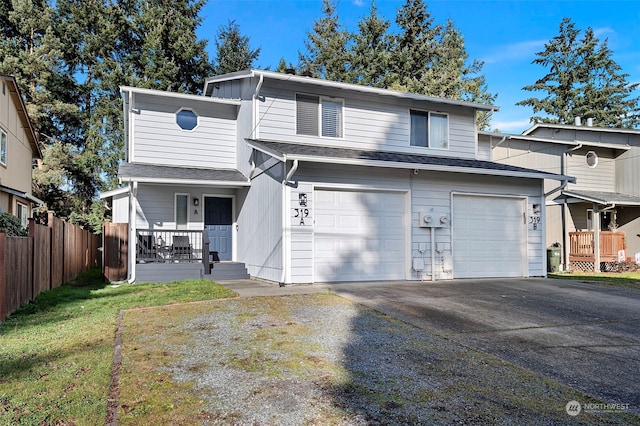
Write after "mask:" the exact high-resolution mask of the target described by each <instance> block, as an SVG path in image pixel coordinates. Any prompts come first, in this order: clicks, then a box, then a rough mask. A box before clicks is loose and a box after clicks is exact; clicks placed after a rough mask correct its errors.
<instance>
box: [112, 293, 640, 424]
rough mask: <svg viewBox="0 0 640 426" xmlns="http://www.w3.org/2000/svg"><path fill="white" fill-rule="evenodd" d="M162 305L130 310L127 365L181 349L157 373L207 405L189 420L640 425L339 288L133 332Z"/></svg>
mask: <svg viewBox="0 0 640 426" xmlns="http://www.w3.org/2000/svg"><path fill="white" fill-rule="evenodd" d="M181 309H182V311H181V312H184V307H182V308H181ZM151 312H152V311H151V310H148V309H147V310H145V311H129V312H127V313H126V315H125V316H124V322H125V329H124V330H125V332H124V333H123V341H124V344H123V348H124V349H123V364H122V365H123V369H130V368H133V366H132V365H128V364H127V363H128V362H129V361H128V360H129V359H130V356H129V355H130V353H128V352H127V350H129V351H131V350H135V351H137V353H138V355H142V359H152V358H153V357H152V356H151V355H150V354H152V353H157V352H159V351H165V352H167V353H170V354H171V362H169V363H167V364H164V365H158V366H157V369H162V370H163V371H164V372H167V373H168V374H169V375H170V377H171V379H172V380H173V381H175V383H176V389H183V388H184V386H185V384H186V385H187V386H189V387H190V388H191V389H192V391H193V392H195V394H197V395H198V396H199V398H202V399H203V400H204V401H205V408H204V409H203V410H201V411H200V412H198V413H193V418H191V419H186V420H185V423H188V424H193V423H199V424H238V425H240V424H242V425H245V424H250V425H276V424H277V425H303V424H309V425H314V424H335V425H370V424H373V425H376V424H385V425H389V424H398V425H399V424H430V425H432V424H447V425H450V424H518V425H520V424H546V425H552V424H629V423H633V422H637V421H638V419H637V418H635V417H632V416H630V415H629V414H628V413H606V412H598V413H582V414H580V415H579V416H576V417H573V416H569V415H568V414H567V412H566V409H565V407H566V405H567V403H568V402H569V401H571V400H582V401H589V399H586V398H585V397H584V396H583V395H581V394H579V393H578V392H576V391H574V390H572V389H570V388H568V387H565V386H562V385H559V384H557V383H555V382H553V381H550V380H546V379H543V378H542V377H540V376H538V375H536V374H532V373H530V372H527V371H525V370H522V369H519V368H517V367H514V366H513V365H511V364H509V363H506V362H504V361H500V360H498V359H497V358H494V357H492V356H489V355H486V354H483V353H481V352H477V351H475V350H473V349H469V348H466V347H463V346H460V345H459V344H457V343H454V342H452V341H450V340H448V339H445V338H442V337H438V336H436V335H434V334H432V333H430V332H427V331H425V330H422V329H420V328H417V327H415V326H412V325H410V324H408V323H406V322H402V321H399V320H396V319H394V318H392V317H389V316H386V315H384V314H381V313H379V312H376V311H374V310H372V309H369V308H367V307H364V306H362V305H360V304H357V303H354V302H351V301H349V300H347V299H344V298H342V297H339V296H336V295H333V294H326V293H325V294H307V295H288V296H280V297H253V298H241V299H232V300H224V301H213V302H207V303H206V304H198V311H197V313H193V314H191V315H188V316H185V317H181V316H180V315H177V314H176V315H172V307H164V308H162V313H161V315H162V316H163V318H166V319H167V320H166V324H164V326H163V327H162V328H161V329H160V330H147V331H144V332H138V334H131V333H128V332H127V324H141V323H144V321H145V319H148V318H149V316H150V315H152V313H151ZM176 312H177V311H176ZM193 312H195V307H194V308H193ZM175 336H180V339H178V340H176V339H175V338H174V337H175ZM176 341H179V342H181V343H180V344H176V343H172V342H176ZM127 348H129V349H127ZM132 348H133V349H132ZM145 351H146V353H147V354H149V355H148V356H146V355H144V353H145ZM120 386H121V388H126V387H127V386H131V384H130V383H127V382H126V381H125V382H123V383H121V384H120ZM142 388H143V387H141V389H142ZM592 402H596V401H592ZM122 403H126V404H128V407H130V411H129V413H128V417H127V419H126V421H124V423H123V424H140V422H144V419H145V417H144V415H145V413H144V410H138V411H136V408H135V406H134V405H133V404H132V403H131V401H122ZM156 418H157V417H156ZM196 419H197V421H196ZM123 420H125V419H123Z"/></svg>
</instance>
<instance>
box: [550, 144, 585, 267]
mask: <svg viewBox="0 0 640 426" xmlns="http://www.w3.org/2000/svg"><path fill="white" fill-rule="evenodd" d="M580 148H582V144H578V145H577V146H574V147H573V148H571V149H567V150H566V151H564V152H563V153H562V155H561V156H560V174H561V175H566V174H567V159H566V157H567V154H568V153H570V152H573V151H576V150H578V149H580ZM568 184H569V181H566V180H565V181H563V182H562V185H560V187H559V188H556V189H554V190H551V191H549V192H548V193H547V194H545V201H546V197H547V196H548V195H551V194H553V193H554V192H556V191H558V190H563V189H564V188H565V187H566V186H567V185H568ZM567 208H568V207H567V200H566V198H565V199H564V203H563V204H562V215H561V216H562V245H563V247H562V264H563V265H565V268H566V267H567V264H568V262H569V250H570V249H571V248H570V247H569V245H570V243H569V232H568V231H567Z"/></svg>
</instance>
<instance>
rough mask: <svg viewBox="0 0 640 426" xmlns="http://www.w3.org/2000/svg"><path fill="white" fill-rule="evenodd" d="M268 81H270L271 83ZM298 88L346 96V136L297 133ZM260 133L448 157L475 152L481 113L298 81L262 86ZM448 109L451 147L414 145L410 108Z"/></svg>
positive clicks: (279, 138)
mask: <svg viewBox="0 0 640 426" xmlns="http://www.w3.org/2000/svg"><path fill="white" fill-rule="evenodd" d="M265 86H266V84H265ZM296 93H301V94H311V95H318V96H329V97H335V98H339V99H343V100H344V108H343V120H344V134H343V137H342V138H330V137H315V136H308V135H297V134H296V101H295V99H296ZM261 95H262V96H264V101H261V102H260V110H259V134H260V138H261V139H265V140H277V141H284V142H297V143H308V144H313V145H323V146H333V147H340V148H352V149H364V150H381V151H395V152H406V153H420V154H433V155H439V156H445V157H461V158H475V156H476V131H475V115H474V112H473V111H472V110H467V109H462V108H455V107H452V106H446V107H445V106H443V105H435V104H431V103H426V102H421V103H419V102H412V101H399V100H396V99H393V98H385V97H381V96H377V97H371V96H366V95H363V94H361V93H349V92H341V91H335V90H330V89H327V90H326V91H323V92H322V93H319V92H317V88H316V91H315V92H314V91H309V88H305V87H298V88H297V90H296V89H295V87H294V90H291V89H288V90H282V89H279V90H277V91H276V90H274V89H273V88H270V87H265V88H263V90H262V91H261ZM410 109H418V110H422V111H431V112H440V113H445V114H447V115H448V117H449V149H429V148H421V147H412V146H410V140H409V134H410V133H409V131H410V129H409V123H410V120H409V111H410Z"/></svg>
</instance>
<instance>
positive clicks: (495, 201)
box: [452, 194, 526, 278]
mask: <svg viewBox="0 0 640 426" xmlns="http://www.w3.org/2000/svg"><path fill="white" fill-rule="evenodd" d="M523 213H524V200H523V199H520V198H510V197H492V196H478V195H457V194H456V195H454V196H453V223H452V231H453V274H454V278H482V277H487V278H488V277H522V276H524V275H525V271H524V265H525V262H526V256H525V251H526V245H525V225H524V216H523Z"/></svg>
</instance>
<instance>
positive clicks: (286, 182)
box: [282, 159, 298, 185]
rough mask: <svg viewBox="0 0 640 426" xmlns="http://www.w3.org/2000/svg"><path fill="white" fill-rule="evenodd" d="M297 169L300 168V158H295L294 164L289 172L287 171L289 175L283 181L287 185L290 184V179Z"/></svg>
mask: <svg viewBox="0 0 640 426" xmlns="http://www.w3.org/2000/svg"><path fill="white" fill-rule="evenodd" d="M285 161H286V160H285ZM296 170H298V160H297V159H296V160H293V166H291V170H289V173H287V177H286V178H284V182H282V183H284V184H285V185H286V184H288V183H289V181H290V180H291V177H292V176H293V174H294V173H295V172H296Z"/></svg>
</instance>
